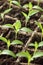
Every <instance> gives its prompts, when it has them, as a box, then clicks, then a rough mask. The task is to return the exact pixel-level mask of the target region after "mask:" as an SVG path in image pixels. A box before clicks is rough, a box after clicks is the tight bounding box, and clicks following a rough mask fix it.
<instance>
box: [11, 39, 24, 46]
mask: <svg viewBox="0 0 43 65" xmlns="http://www.w3.org/2000/svg"><path fill="white" fill-rule="evenodd" d="M16 44H23V42H22V41H20V40H13V41H12V43H11V45H16Z"/></svg>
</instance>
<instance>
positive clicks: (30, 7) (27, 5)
mask: <svg viewBox="0 0 43 65" xmlns="http://www.w3.org/2000/svg"><path fill="white" fill-rule="evenodd" d="M32 7H33V5H32V3H31V2H29V4H25V5H24V6H23V8H29V9H30V10H31V9H32Z"/></svg>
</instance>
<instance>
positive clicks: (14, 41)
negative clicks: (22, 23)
mask: <svg viewBox="0 0 43 65" xmlns="http://www.w3.org/2000/svg"><path fill="white" fill-rule="evenodd" d="M0 40H2V41H3V42H5V43H6V44H7V48H8V49H9V47H10V46H11V45H18V44H21V45H22V44H23V42H22V41H20V40H13V41H12V42H11V41H10V40H7V39H6V38H5V37H2V36H0Z"/></svg>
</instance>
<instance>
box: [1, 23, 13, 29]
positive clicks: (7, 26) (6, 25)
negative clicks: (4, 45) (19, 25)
mask: <svg viewBox="0 0 43 65" xmlns="http://www.w3.org/2000/svg"><path fill="white" fill-rule="evenodd" d="M2 28H3V29H7V28H12V29H13V26H12V24H5V25H2Z"/></svg>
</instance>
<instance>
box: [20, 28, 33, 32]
mask: <svg viewBox="0 0 43 65" xmlns="http://www.w3.org/2000/svg"><path fill="white" fill-rule="evenodd" d="M20 30H21V31H24V32H32V30H31V29H30V28H26V27H23V28H21V29H20Z"/></svg>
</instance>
